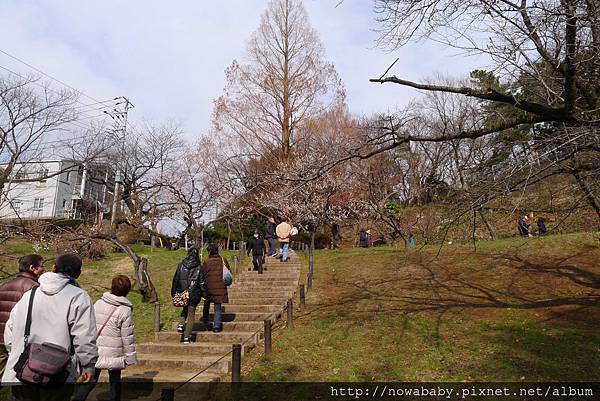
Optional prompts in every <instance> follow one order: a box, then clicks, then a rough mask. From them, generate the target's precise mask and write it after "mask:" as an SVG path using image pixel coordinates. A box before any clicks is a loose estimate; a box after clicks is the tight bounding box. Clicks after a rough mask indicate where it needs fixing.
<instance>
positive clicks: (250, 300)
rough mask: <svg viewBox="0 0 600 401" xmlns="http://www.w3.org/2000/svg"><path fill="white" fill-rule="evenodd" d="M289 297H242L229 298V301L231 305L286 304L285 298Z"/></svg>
mask: <svg viewBox="0 0 600 401" xmlns="http://www.w3.org/2000/svg"><path fill="white" fill-rule="evenodd" d="M289 298H290V297H243V298H237V297H236V298H230V299H229V303H230V304H233V305H240V304H241V305H265V304H267V305H280V306H281V307H283V306H285V305H287V300H288V299H289Z"/></svg>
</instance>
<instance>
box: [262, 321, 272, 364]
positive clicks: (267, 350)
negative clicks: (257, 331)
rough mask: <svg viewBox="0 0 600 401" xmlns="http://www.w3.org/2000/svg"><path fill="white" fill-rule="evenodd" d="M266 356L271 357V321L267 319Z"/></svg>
mask: <svg viewBox="0 0 600 401" xmlns="http://www.w3.org/2000/svg"><path fill="white" fill-rule="evenodd" d="M264 324H265V355H271V350H272V349H273V348H272V342H271V319H266V320H265V322H264Z"/></svg>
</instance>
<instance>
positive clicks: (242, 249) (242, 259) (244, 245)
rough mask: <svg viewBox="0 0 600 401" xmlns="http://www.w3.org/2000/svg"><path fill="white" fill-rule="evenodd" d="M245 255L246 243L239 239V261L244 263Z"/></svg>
mask: <svg viewBox="0 0 600 401" xmlns="http://www.w3.org/2000/svg"><path fill="white" fill-rule="evenodd" d="M245 256H246V243H245V242H242V241H240V263H244V257H245Z"/></svg>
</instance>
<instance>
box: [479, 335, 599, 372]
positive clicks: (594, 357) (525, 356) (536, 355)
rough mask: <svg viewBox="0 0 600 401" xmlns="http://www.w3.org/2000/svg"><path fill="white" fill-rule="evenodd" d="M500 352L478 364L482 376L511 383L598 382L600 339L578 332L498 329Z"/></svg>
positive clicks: (494, 336)
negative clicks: (511, 381)
mask: <svg viewBox="0 0 600 401" xmlns="http://www.w3.org/2000/svg"><path fill="white" fill-rule="evenodd" d="M490 341H491V342H493V343H494V344H495V348H497V349H498V351H496V352H494V353H491V354H487V355H486V357H485V359H483V360H481V361H480V362H479V365H480V370H481V372H482V374H484V375H485V374H489V375H493V376H496V377H498V376H500V377H506V378H507V379H509V380H525V381H534V380H544V381H582V380H584V381H587V380H589V381H597V380H599V379H600V368H598V367H599V366H600V353H599V352H598V347H599V344H600V337H598V336H597V335H595V334H594V338H589V333H585V332H581V331H578V330H561V331H559V332H556V331H549V330H545V329H544V328H542V327H540V326H538V325H535V324H525V325H523V324H510V325H503V326H500V327H496V328H495V330H494V332H493V336H492V335H490Z"/></svg>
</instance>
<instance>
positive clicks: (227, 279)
mask: <svg viewBox="0 0 600 401" xmlns="http://www.w3.org/2000/svg"><path fill="white" fill-rule="evenodd" d="M221 262H222V264H223V284H225V287H229V286H230V285H231V283H233V276H232V275H231V271H230V270H229V269H228V268H227V266H226V265H225V259H223V258H221Z"/></svg>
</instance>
